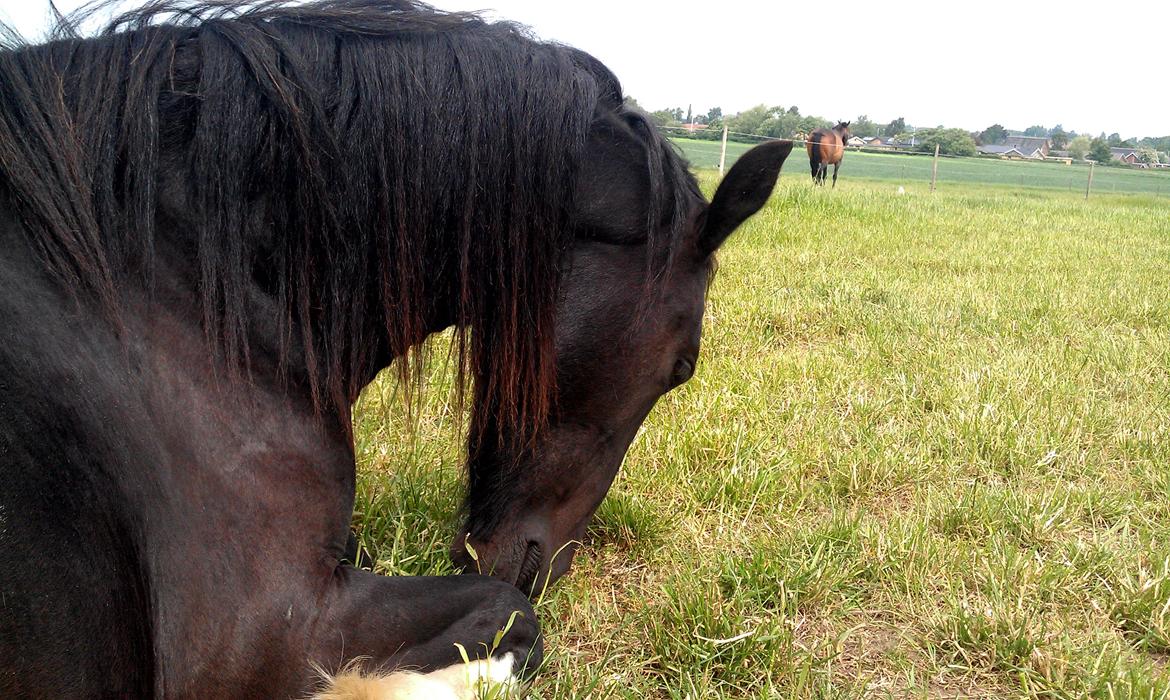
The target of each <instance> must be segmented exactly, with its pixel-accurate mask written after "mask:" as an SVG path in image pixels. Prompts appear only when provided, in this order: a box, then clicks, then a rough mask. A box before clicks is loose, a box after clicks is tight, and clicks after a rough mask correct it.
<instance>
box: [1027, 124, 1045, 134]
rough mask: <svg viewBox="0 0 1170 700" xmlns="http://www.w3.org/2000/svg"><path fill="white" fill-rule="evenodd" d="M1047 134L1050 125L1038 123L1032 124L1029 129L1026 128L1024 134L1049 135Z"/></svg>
mask: <svg viewBox="0 0 1170 700" xmlns="http://www.w3.org/2000/svg"><path fill="white" fill-rule="evenodd" d="M1047 135H1048V127H1046V126H1040V125H1039V124H1037V125H1036V126H1030V127H1028V128H1027V129H1024V136H1047Z"/></svg>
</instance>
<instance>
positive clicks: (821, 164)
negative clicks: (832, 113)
mask: <svg viewBox="0 0 1170 700" xmlns="http://www.w3.org/2000/svg"><path fill="white" fill-rule="evenodd" d="M848 140H849V122H838V123H837V126H835V127H833V128H832V129H816V130H814V131H813V132H812V134H810V135H809V137H808V141H806V142H805V145H806V147H807V148H808V164H809V167H810V168H812V178H813V182H815V183H816V184H818V185H823V184H825V175H826V174H827V173H828V170H829V166H830V165H832V166H833V187H836V186H837V171H838V170H839V169H840V168H841V159H842V158H844V157H845V142H846V141H848Z"/></svg>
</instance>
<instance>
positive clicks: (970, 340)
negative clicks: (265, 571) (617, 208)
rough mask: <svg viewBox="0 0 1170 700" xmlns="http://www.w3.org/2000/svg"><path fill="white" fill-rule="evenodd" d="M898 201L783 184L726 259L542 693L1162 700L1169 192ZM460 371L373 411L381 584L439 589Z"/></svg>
mask: <svg viewBox="0 0 1170 700" xmlns="http://www.w3.org/2000/svg"><path fill="white" fill-rule="evenodd" d="M853 155H854V154H850V155H848V156H846V159H847V164H848V162H849V160H850V159H851V158H853ZM845 172H848V171H845ZM703 182H704V185H705V186H706V187H707V188H708V190H709V188H710V187H711V186H712V185H713V177H712V176H711V175H710V174H709V173H708V174H706V175H704V178H703ZM908 189H910V191H909V192H908V193H907V194H905V195H902V196H899V195H897V194H896V192H895V191H894V188H892V187H889V186H888V184H882V183H863V182H857V181H853V180H846V181H845V182H843V183H841V185H840V186H839V187H838V188H837V190H836V191H830V190H828V189H814V188H813V187H812V186H811V184H810V183H808V182H807V176H806V175H805V173H804V170H803V168H799V167H789V168H788V169H787V171H786V174H785V175H784V177H783V178H782V181H781V184H780V186H779V187H778V190H777V192H776V194H775V195H774V197H773V198H772V200H771V202H770V203H769V204H768V206H767V207H766V208H765V210H763V211H762V212H761V213H760V214H759V215H758V216H757V217H755V218H754V219H752V220H751V221H750V222H749V223H748V224H747V225H746V226H745V227H744V229H743V230H741V231H740V232H739V233H738V234H737V235H736V236H735V237H734V238H733V239H732V240H731V242H729V244H728V245H727V246H726V248H725V249H724V250H723V251H722V252H721V255H720V269H719V274H718V277H717V279H716V281H715V283H714V286H713V287H712V291H711V297H710V300H709V304H708V312H707V320H706V326H705V333H704V341H703V357H702V359H701V361H700V367H699V369H698V372H697V375H696V377H695V378H694V380H692V381H691V382H690V383H688V384H687V385H685V386H684V387H683V388H682V389H680V390H678V391H676V392H674V393H672V394H670V395H668V396H667V397H666V398H664V399H663V400H662V401H661V402H660V403H659V405H658V406H657V407H656V408H655V410H654V412H653V413H652V414H651V416H650V418H649V419H648V421H647V423H646V426H645V429H644V430H643V431H642V432H641V433H640V434H639V436H638V438H637V439H636V441H635V442H634V445H633V446H632V448H631V450H630V453H629V455H628V457H627V459H626V463H625V465H624V466H623V469H622V472H621V474H620V476H619V478H618V480H617V482H616V484H615V485H614V488H613V490H612V492H611V494H610V496H609V497H608V499H607V500H606V502H605V503H604V504H603V505H602V507H601V509H600V511H599V514H598V517H597V519H596V523H595V525H594V526H593V528H592V529H591V535H590V542H589V543H588V545H587V547H586V548H585V549H584V550H583V551H582V552H581V553H580V554H579V555H578V558H577V562H576V564H575V567H574V570H573V571H572V572H571V573H570V575H569V576H567V577H566V578H565V579H564V580H563V581H562V582H561V583H559V584H558V585H557V586H556V587H555V589H554V590H553V591H551V592H550V594H549V596H548V597H547V598H546V599H545V600H544V601H543V603H542V604H541V606H540V608H539V614H540V616H541V619H542V622H543V624H544V626H545V629H546V631H547V642H546V644H547V652H548V662H547V666H546V668H545V671H544V673H543V675H542V677H541V680H539V681H538V683H537V686H536V688H535V690H534V691H533V697H535V698H578V697H599V698H600V697H612V698H679V699H682V698H787V697H792V698H805V697H822V698H853V697H899V698H901V697H1034V698H1086V697H1094V698H1165V697H1170V671H1168V670H1167V669H1168V666H1170V664H1168V659H1170V537H1168V536H1167V533H1168V532H1170V274H1167V272H1168V269H1170V200H1167V199H1164V198H1158V197H1154V196H1114V195H1102V196H1100V197H1095V198H1094V199H1092V200H1090V201H1089V202H1085V201H1083V200H1082V199H1081V198H1080V197H1079V196H1077V195H1075V194H1074V195H1068V194H1062V193H1060V192H1043V191H1039V190H1034V189H1018V188H1010V189H1009V188H995V187H991V186H984V187H979V188H975V189H973V188H972V187H971V186H969V185H967V184H950V183H945V182H944V183H943V185H942V187H941V189H940V191H939V192H938V193H937V194H935V195H933V196H931V195H928V194H925V193H923V192H922V191H921V189H917V188H908ZM437 345H438V347H440V348H441V340H440V341H439V343H438V344H437ZM435 354H436V357H438V358H440V359H441V358H442V357H443V353H442V351H441V350H439V351H438V352H436V353H435ZM441 365H442V363H441V362H436V363H435V367H434V368H433V371H432V372H431V375H430V376H431V382H432V385H431V386H430V387H429V389H428V392H427V394H426V396H425V400H424V402H423V405H422V406H421V408H420V409H419V411H418V414H417V416H416V417H415V426H414V428H413V435H414V437H413V438H411V437H409V435H410V434H411V432H410V429H409V426H408V425H407V424H406V422H405V420H404V416H403V415H402V412H401V409H400V407H399V406H398V402H396V401H395V400H394V399H393V398H392V397H391V396H390V389H389V387H390V386H391V384H390V380H388V379H386V380H382V381H380V382H378V383H376V384H375V386H374V387H373V388H372V389H371V390H370V391H369V392H367V394H366V396H365V398H364V399H363V402H362V404H361V407H360V410H359V412H358V417H357V429H358V452H359V463H360V485H359V498H358V514H357V516H356V522H357V524H358V525H359V526H360V527H361V528H362V539H363V541H364V543H365V544H366V546H367V547H368V548H369V550H370V552H371V554H372V555H373V558H374V565H375V568H376V569H377V570H380V571H385V572H388V573H390V572H392V573H434V572H438V573H445V572H447V571H449V565H448V564H447V560H446V547H447V539H448V538H449V537H450V534H451V532H452V531H453V528H454V522H455V520H456V517H457V516H456V512H455V511H456V509H457V506H458V494H459V489H460V480H461V478H462V477H461V475H460V466H459V445H458V440H459V437H458V435H459V427H458V420H457V415H456V414H455V412H454V410H453V409H452V408H451V406H450V403H449V402H448V393H449V392H448V388H449V386H450V378H449V376H448V375H447V373H445V372H444V371H443V368H442V366H441Z"/></svg>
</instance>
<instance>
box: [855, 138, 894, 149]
mask: <svg viewBox="0 0 1170 700" xmlns="http://www.w3.org/2000/svg"><path fill="white" fill-rule="evenodd" d="M861 140H862V141H864V142H865V145H866V146H867V147H869V148H888V146H887V144H886V139H885V137H882V136H866V137H864V138H862V139H861Z"/></svg>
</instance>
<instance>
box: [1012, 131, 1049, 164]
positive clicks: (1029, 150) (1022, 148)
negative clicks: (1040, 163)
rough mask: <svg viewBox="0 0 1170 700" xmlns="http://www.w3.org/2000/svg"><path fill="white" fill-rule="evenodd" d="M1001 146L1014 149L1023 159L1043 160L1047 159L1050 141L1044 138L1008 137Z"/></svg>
mask: <svg viewBox="0 0 1170 700" xmlns="http://www.w3.org/2000/svg"><path fill="white" fill-rule="evenodd" d="M1002 145H1004V146H1007V147H1008V148H1014V149H1016V150H1017V151H1019V152H1020V153H1021V154H1022V155H1023V157H1024V158H1032V159H1035V160H1043V159H1045V158H1047V157H1048V151H1049V149H1051V148H1052V141H1050V140H1049V139H1048V138H1047V137H1045V136H1009V137H1007V138H1006V139H1004V141H1003V144H1002Z"/></svg>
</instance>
